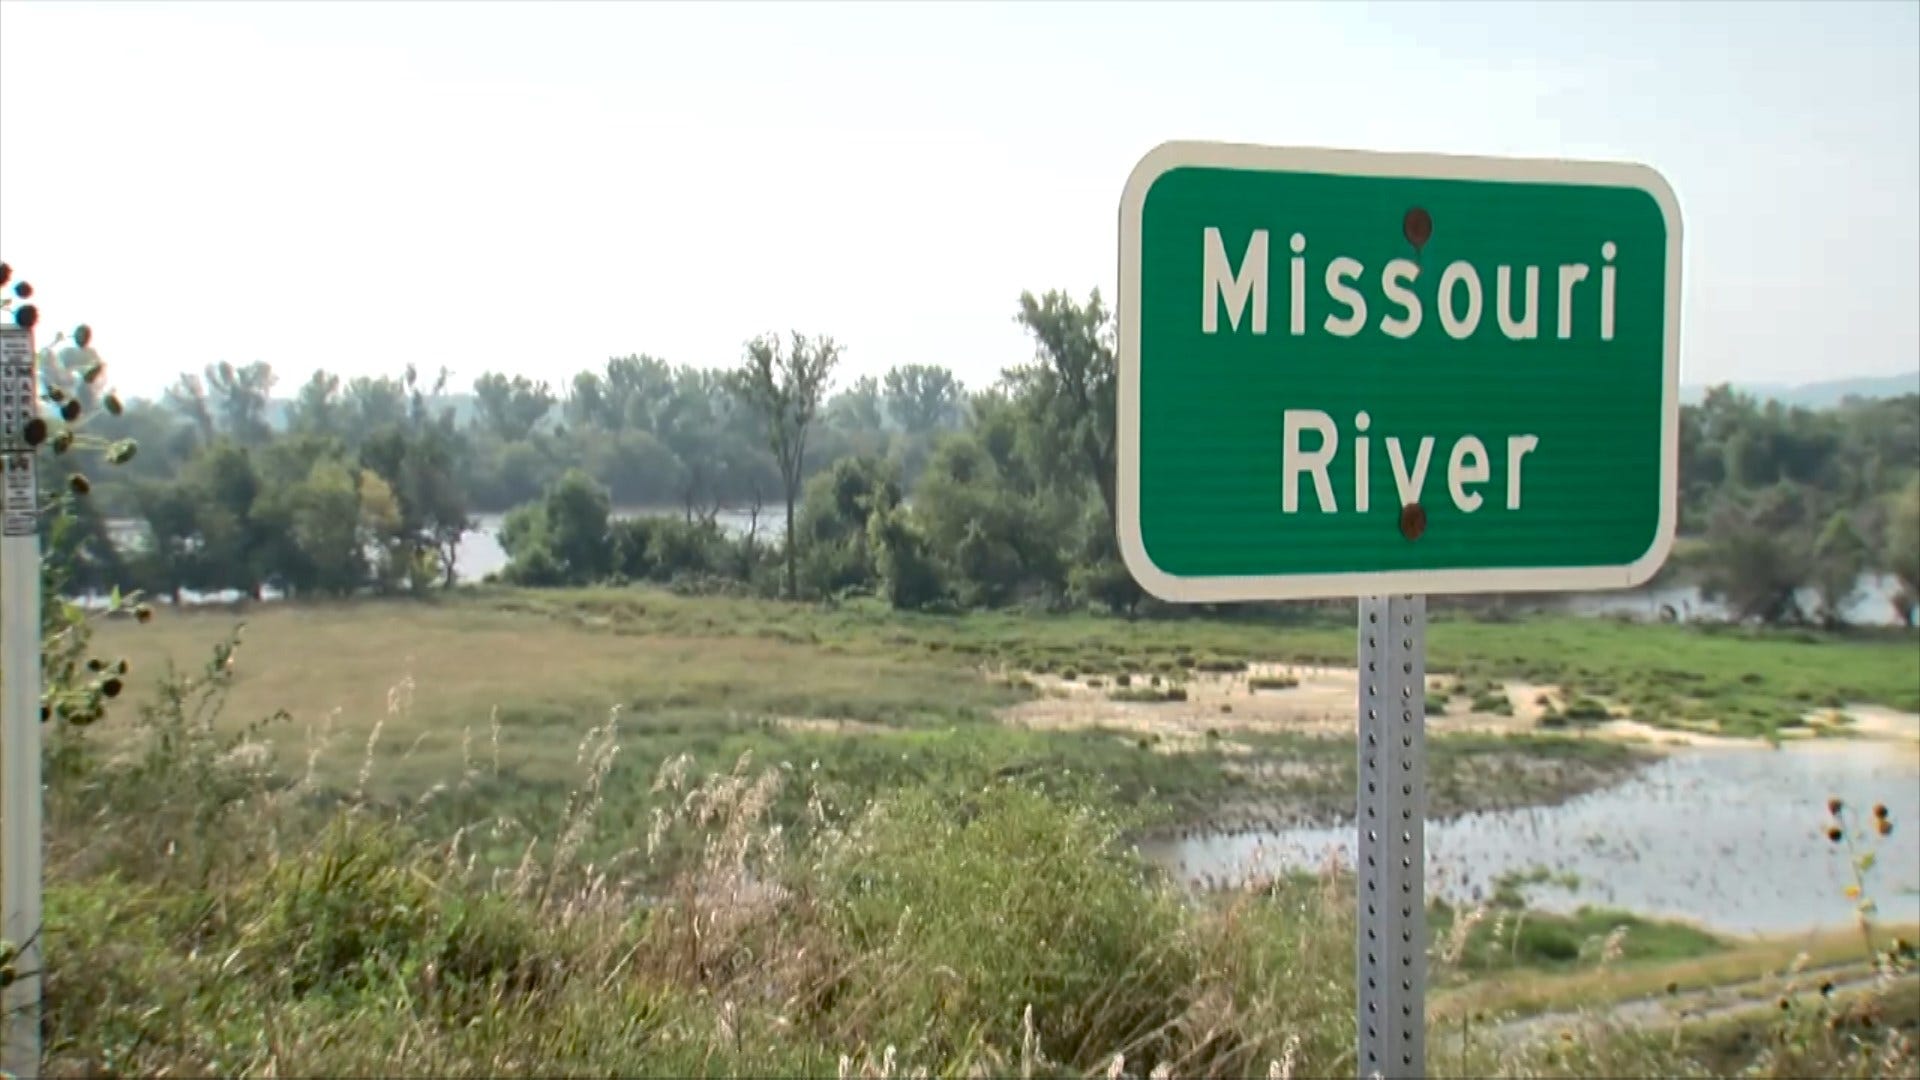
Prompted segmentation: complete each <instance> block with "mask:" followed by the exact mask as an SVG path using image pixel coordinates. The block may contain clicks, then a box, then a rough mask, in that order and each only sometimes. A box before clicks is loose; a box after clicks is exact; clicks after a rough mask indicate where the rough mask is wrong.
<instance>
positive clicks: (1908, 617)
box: [1881, 476, 1920, 625]
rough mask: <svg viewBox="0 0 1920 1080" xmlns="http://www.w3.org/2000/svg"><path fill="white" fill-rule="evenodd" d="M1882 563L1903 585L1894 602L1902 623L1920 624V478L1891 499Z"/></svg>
mask: <svg viewBox="0 0 1920 1080" xmlns="http://www.w3.org/2000/svg"><path fill="white" fill-rule="evenodd" d="M1892 503H1893V506H1892V509H1891V511H1890V513H1889V515H1888V519H1887V541H1886V547H1885V550H1884V551H1883V553H1882V555H1881V562H1882V564H1883V565H1884V566H1885V567H1886V570H1887V573H1889V574H1892V575H1893V578H1894V580H1895V581H1897V582H1899V584H1900V593H1899V595H1898V596H1897V597H1896V598H1895V600H1894V607H1895V610H1896V611H1898V612H1899V614H1900V619H1901V621H1902V622H1905V623H1907V624H1908V625H1912V624H1913V623H1914V622H1915V621H1916V620H1920V476H1915V477H1914V478H1913V479H1912V480H1910V481H1908V482H1907V486H1906V488H1905V489H1903V490H1902V491H1901V492H1900V493H1899V494H1898V495H1895V496H1894V497H1893V499H1892Z"/></svg>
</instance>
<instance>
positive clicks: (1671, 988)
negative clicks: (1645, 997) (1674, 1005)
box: [1667, 982, 1680, 994]
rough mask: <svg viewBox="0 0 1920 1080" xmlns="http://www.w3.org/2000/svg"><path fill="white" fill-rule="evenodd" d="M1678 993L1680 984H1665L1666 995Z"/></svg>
mask: <svg viewBox="0 0 1920 1080" xmlns="http://www.w3.org/2000/svg"><path fill="white" fill-rule="evenodd" d="M1679 992H1680V984H1679V983H1677V982H1670V983H1668V984H1667V993H1669V994H1677V993H1679Z"/></svg>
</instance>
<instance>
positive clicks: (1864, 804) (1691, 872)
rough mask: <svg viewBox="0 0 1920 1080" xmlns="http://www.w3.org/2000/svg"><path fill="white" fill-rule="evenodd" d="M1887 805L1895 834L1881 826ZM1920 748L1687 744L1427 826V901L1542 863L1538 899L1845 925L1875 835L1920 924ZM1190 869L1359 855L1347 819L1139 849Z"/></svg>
mask: <svg viewBox="0 0 1920 1080" xmlns="http://www.w3.org/2000/svg"><path fill="white" fill-rule="evenodd" d="M1829 798H1839V799H1841V800H1842V801H1843V802H1844V804H1845V807H1846V813H1847V817H1848V822H1849V824H1851V825H1856V826H1858V828H1857V829H1856V830H1854V831H1856V832H1858V833H1859V834H1860V835H1856V836H1852V837H1849V838H1848V839H1847V841H1845V842H1843V843H1841V844H1837V845H1836V844H1834V843H1832V842H1831V841H1829V840H1828V838H1827V829H1828V827H1829V824H1830V822H1829V819H1828V816H1827V800H1828V799H1829ZM1876 803H1879V804H1884V805H1885V806H1886V807H1887V810H1888V813H1889V816H1890V818H1891V820H1892V822H1893V826H1894V828H1893V833H1892V835H1890V836H1888V837H1886V838H1884V839H1882V838H1880V837H1878V836H1874V835H1872V830H1871V828H1870V819H1869V815H1870V813H1871V810H1872V807H1873V806H1874V804H1876ZM1916 834H1920V745H1916V744H1914V743H1907V742H1902V743H1896V744H1889V743H1886V742H1866V741H1859V742H1841V741H1832V742H1821V743H1817V744H1796V743H1789V744H1786V745H1785V746H1783V748H1781V749H1779V750H1771V749H1766V748H1746V747H1739V748H1731V747H1726V748H1723V747H1714V748H1705V749H1697V750H1688V751H1681V752H1676V753H1674V754H1673V755H1671V756H1669V757H1666V758H1664V759H1662V760H1661V761H1659V762H1658V763H1656V764H1654V765H1652V766H1651V767H1649V768H1648V769H1646V770H1645V771H1643V772H1641V773H1640V774H1638V775H1637V776H1635V777H1634V778H1633V779H1632V780H1629V781H1627V782H1626V783H1623V784H1620V785H1619V786H1616V787H1613V788H1610V789H1607V790H1603V791H1597V792H1592V793H1590V794H1587V795H1584V796H1581V797H1579V798H1576V799H1574V800H1572V801H1570V802H1567V803H1564V804H1561V805H1559V806H1552V807H1535V808H1530V809H1523V810H1498V811H1490V812H1486V813H1477V814H1468V815H1466V816H1463V817H1460V818H1458V819H1455V820H1451V821H1444V822H1429V823H1428V825H1427V890H1428V895H1429V896H1434V897H1444V898H1445V899H1447V900H1449V901H1452V902H1455V903H1464V904H1471V903H1473V902H1475V901H1477V900H1481V899H1488V898H1490V897H1491V896H1492V894H1493V891H1494V889H1495V884H1496V882H1497V880H1498V879H1500V878H1501V877H1502V876H1504V875H1507V874H1509V873H1517V874H1525V873H1528V872H1530V871H1533V870H1535V869H1538V868H1544V869H1546V870H1548V871H1550V872H1551V873H1553V874H1554V875H1556V876H1560V875H1572V878H1571V879H1566V880H1565V881H1563V883H1561V884H1549V885H1535V886H1529V887H1528V889H1527V898H1528V902H1529V903H1530V904H1531V905H1533V906H1535V907H1538V908H1541V909H1545V910H1549V911H1558V912H1570V911H1573V910H1575V909H1577V908H1580V907H1583V906H1593V907H1606V908H1615V909H1624V910H1628V911H1632V912H1635V913H1637V914H1641V915H1648V916H1654V917H1663V918H1673V919H1685V920H1690V921H1694V922H1697V923H1701V924H1704V925H1707V926H1710V927H1713V928H1715V929H1719V930H1723V931H1727V932H1732V933H1770V932H1791V931H1799V930H1808V929H1814V928H1820V927H1830V926H1837V925H1846V924H1848V923H1850V922H1851V921H1852V919H1853V917H1854V904H1855V901H1853V900H1851V899H1849V898H1848V896H1847V893H1846V888H1847V886H1848V885H1849V884H1852V883H1853V876H1852V872H1851V870H1850V857H1849V852H1850V850H1865V849H1864V848H1862V849H1850V847H1849V845H1850V844H1857V843H1865V844H1869V845H1877V850H1878V854H1877V856H1876V865H1875V866H1874V868H1873V870H1872V873H1871V875H1870V877H1869V878H1868V882H1867V889H1866V894H1867V896H1868V897H1870V898H1871V899H1872V900H1873V901H1874V902H1875V903H1876V905H1877V906H1878V912H1877V914H1876V919H1877V920H1878V921H1881V922H1886V923H1910V922H1914V921H1916V920H1920V842H1916V840H1915V837H1916ZM1141 850H1142V852H1143V854H1146V855H1147V856H1148V857H1150V858H1152V859H1154V860H1155V861H1157V862H1159V863H1161V864H1162V865H1164V866H1167V867H1168V868H1169V869H1171V870H1174V871H1175V872H1177V873H1181V874H1184V875H1186V876H1189V877H1191V878H1194V879H1207V880H1213V881H1225V882H1233V881H1237V880H1240V879H1242V877H1243V876H1244V875H1245V874H1246V873H1247V872H1248V871H1250V870H1253V869H1255V868H1256V867H1257V868H1258V870H1259V871H1260V872H1262V873H1273V872H1277V871H1282V870H1288V869H1313V868H1315V867H1318V866H1320V865H1322V864H1323V863H1324V862H1325V860H1326V859H1327V857H1328V856H1329V854H1331V853H1333V852H1338V853H1339V858H1340V860H1341V861H1342V863H1343V864H1344V865H1352V862H1353V858H1354V835H1353V829H1352V828H1351V827H1342V828H1337V829H1285V830H1280V831H1276V832H1251V833H1237V834H1229V835H1220V834H1215V835H1211V836H1199V837H1194V838H1191V839H1182V840H1178V841H1163V842H1156V843H1153V844H1143V845H1141Z"/></svg>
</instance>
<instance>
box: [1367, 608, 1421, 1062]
mask: <svg viewBox="0 0 1920 1080" xmlns="http://www.w3.org/2000/svg"><path fill="white" fill-rule="evenodd" d="M1426 634H1427V600H1426V597H1424V596H1369V597H1366V598H1364V599H1362V600H1361V601H1360V648H1359V659H1360V664H1359V676H1360V737H1359V745H1358V751H1359V769H1358V771H1357V774H1356V775H1358V777H1359V796H1358V807H1357V809H1358V814H1357V818H1358V829H1359V843H1358V844H1357V845H1356V846H1355V850H1356V852H1357V856H1356V858H1355V861H1354V868H1355V873H1354V888H1355V890H1356V894H1357V901H1356V902H1357V903H1358V905H1359V916H1360V918H1359V930H1358V932H1357V933H1356V934H1355V938H1356V942H1355V952H1356V957H1355V968H1354V971H1355V975H1356V981H1357V983H1358V985H1357V987H1356V990H1357V992H1358V999H1359V1001H1358V1004H1359V1012H1358V1013H1357V1016H1358V1018H1359V1051H1358V1052H1359V1066H1360V1068H1359V1074H1360V1075H1361V1076H1381V1077H1405V1076H1423V1075H1425V1064H1426V1056H1425V1051H1426V1018H1427V1012H1426V985H1427V909H1426V876H1425V875H1426V865H1427V863H1426V819H1427V779H1426V711H1427V710H1426V701H1427V696H1426V681H1427V679H1426V674H1427V662H1426V661H1427V641H1426Z"/></svg>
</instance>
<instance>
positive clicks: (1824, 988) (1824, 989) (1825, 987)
mask: <svg viewBox="0 0 1920 1080" xmlns="http://www.w3.org/2000/svg"><path fill="white" fill-rule="evenodd" d="M1820 996H1821V997H1831V996H1833V980H1832V979H1828V980H1826V981H1825V982H1822V983H1821V984H1820Z"/></svg>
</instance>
